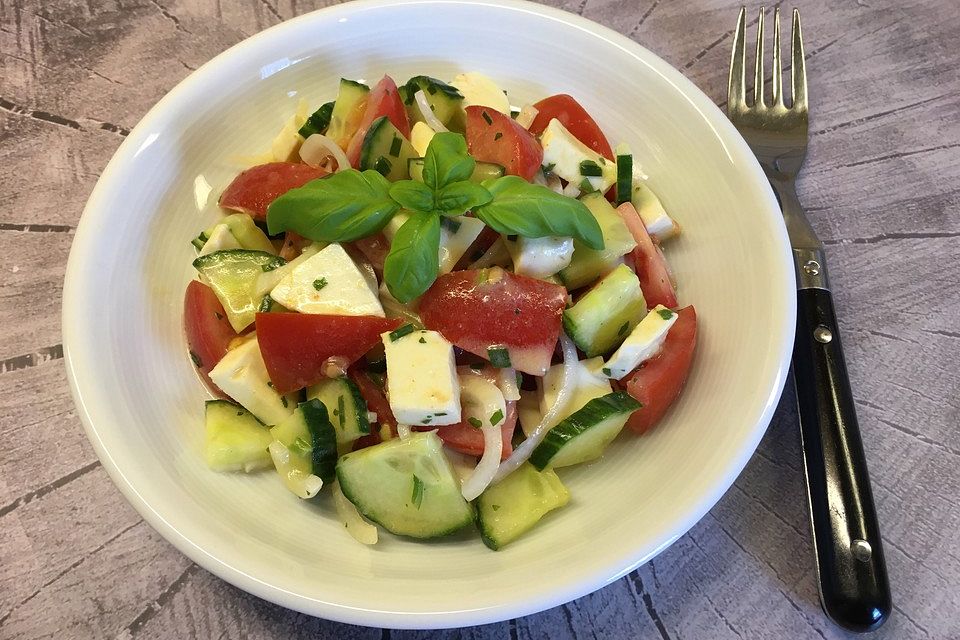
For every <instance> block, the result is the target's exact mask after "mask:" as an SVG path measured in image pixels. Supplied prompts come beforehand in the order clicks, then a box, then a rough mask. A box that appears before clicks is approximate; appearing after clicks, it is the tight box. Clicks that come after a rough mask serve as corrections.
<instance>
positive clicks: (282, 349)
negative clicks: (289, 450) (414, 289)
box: [256, 313, 400, 393]
mask: <svg viewBox="0 0 960 640" xmlns="http://www.w3.org/2000/svg"><path fill="white" fill-rule="evenodd" d="M256 324H257V340H258V341H259V342H260V354H261V355H262V356H263V362H264V364H266V365H267V373H269V374H270V380H271V381H272V382H273V386H274V389H276V390H277V391H278V392H280V393H290V392H291V391H296V390H297V389H301V388H303V387H306V386H309V385H311V384H315V383H317V382H319V381H320V380H322V379H323V377H324V364H325V362H326V361H327V360H328V359H329V358H333V357H339V358H343V359H345V360H346V361H347V363H348V364H349V363H352V362H353V361H355V360H356V359H358V358H359V357H360V356H362V355H363V354H365V353H366V352H367V351H369V350H370V348H371V347H373V346H374V345H375V344H377V343H378V342H380V334H381V333H383V332H384V331H392V330H394V329H396V328H397V327H399V326H400V321H399V320H396V319H393V318H380V317H377V316H336V315H321V314H314V313H258V314H257V320H256Z"/></svg>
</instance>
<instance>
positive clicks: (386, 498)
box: [184, 73, 697, 549]
mask: <svg viewBox="0 0 960 640" xmlns="http://www.w3.org/2000/svg"><path fill="white" fill-rule="evenodd" d="M645 178H646V176H644V175H643V174H642V172H641V171H640V168H639V167H638V166H636V165H635V163H634V162H633V156H632V154H631V153H630V150H629V149H628V148H627V147H626V145H623V144H621V145H618V146H617V147H616V148H615V149H613V148H611V146H610V144H609V142H608V141H607V139H606V137H605V136H604V134H603V132H602V131H601V129H600V127H599V126H598V125H597V123H596V122H595V121H594V120H593V118H591V117H590V115H589V114H588V113H587V112H586V111H585V110H584V109H583V107H582V106H581V105H580V104H579V103H578V102H577V101H576V100H575V99H574V98H573V97H571V96H568V95H562V94H561V95H555V96H550V97H547V98H544V99H543V100H541V101H539V102H537V103H535V104H527V105H522V106H521V107H520V108H519V109H514V108H513V107H511V105H510V102H509V100H508V98H507V94H506V93H505V92H504V91H502V90H501V88H500V87H498V86H497V84H496V83H495V81H494V80H492V79H491V78H488V77H486V76H484V75H483V74H480V73H464V74H460V75H458V76H457V77H456V78H454V79H453V80H451V81H450V82H449V83H447V82H443V81H441V80H438V79H436V78H431V77H429V76H416V77H414V78H411V79H410V80H408V81H407V82H406V83H405V84H403V85H401V86H399V87H398V86H397V85H396V83H395V82H394V81H393V79H391V78H390V77H389V76H384V77H383V79H381V80H380V81H379V82H378V83H377V84H376V85H374V86H372V87H370V86H367V85H365V84H362V83H359V82H354V81H351V80H346V79H344V80H342V81H341V83H340V87H339V91H338V93H337V95H336V97H335V99H334V100H333V101H331V102H327V103H325V104H323V105H322V106H320V107H319V108H318V109H317V110H316V111H315V112H314V113H312V114H308V112H307V109H306V107H305V106H304V107H302V108H301V110H300V111H299V112H298V113H297V114H295V115H293V116H292V117H291V118H290V120H289V121H288V122H287V123H286V125H285V126H284V127H283V129H282V130H281V132H280V133H279V134H278V136H277V137H276V139H275V140H274V142H273V143H272V145H271V148H270V149H269V150H268V151H267V152H265V153H263V154H261V155H260V156H257V157H256V158H253V159H252V160H251V166H248V167H247V168H246V169H245V170H243V171H241V172H240V173H239V175H237V176H236V178H235V179H234V180H233V181H232V182H231V183H230V184H229V185H228V186H227V187H226V188H225V189H224V190H223V192H222V195H221V197H220V201H219V204H220V206H221V207H222V208H223V209H224V210H225V214H226V215H225V216H224V217H223V218H222V219H221V220H220V221H218V222H217V223H216V224H214V225H213V226H211V227H210V228H208V229H206V230H204V231H203V232H201V233H200V234H199V235H198V236H197V237H196V238H195V239H194V240H193V245H194V247H195V248H196V250H197V257H196V259H195V260H194V261H193V266H194V267H195V268H196V271H197V279H195V280H193V281H191V282H190V284H189V285H188V286H187V289H186V295H185V303H184V327H185V331H186V337H187V342H188V344H189V349H190V351H189V355H190V358H191V360H192V361H193V364H194V365H195V366H196V368H197V369H198V371H199V372H200V374H201V376H202V378H203V379H204V381H205V382H206V384H207V386H208V388H209V390H210V391H211V392H212V393H213V395H214V396H216V399H214V400H210V401H208V402H207V403H206V416H205V435H206V437H205V446H204V455H205V458H206V462H207V464H208V465H209V466H210V468H211V469H213V470H216V471H224V472H246V473H253V472H257V471H260V470H269V469H273V470H275V472H276V473H277V474H278V476H279V479H280V482H279V483H278V489H279V487H280V486H283V487H286V489H287V490H289V491H290V492H292V493H293V494H295V495H296V496H298V497H299V498H301V499H305V500H306V499H317V500H323V499H332V500H333V502H334V505H335V507H336V509H337V513H338V514H339V517H340V518H341V519H342V520H343V522H344V524H345V528H346V530H347V531H348V532H349V533H350V534H351V535H352V536H353V537H354V538H356V539H357V540H358V541H360V542H362V543H364V544H373V543H375V542H376V541H377V538H378V532H379V529H381V528H382V529H385V530H387V531H389V532H390V533H393V534H396V535H401V536H408V537H411V538H433V537H438V536H444V535H447V534H450V533H452V532H455V531H458V530H460V529H462V528H464V527H468V526H470V525H472V524H473V523H476V526H477V528H478V529H479V532H480V536H481V538H482V539H483V541H484V543H485V544H486V545H487V546H489V547H490V548H491V549H500V548H502V547H503V546H504V545H506V544H508V543H510V542H512V541H513V540H515V539H516V538H517V537H519V536H521V535H523V534H524V533H526V532H527V531H529V530H530V529H532V528H534V526H535V525H537V523H538V522H539V521H540V520H541V519H542V518H543V517H544V516H545V515H547V514H548V513H549V512H551V511H553V510H555V509H558V508H560V507H562V506H564V505H565V504H567V502H568V500H569V496H570V494H569V491H568V489H567V487H566V486H565V485H564V484H563V482H562V480H561V476H562V468H563V467H567V466H571V465H576V464H581V463H584V462H588V461H591V460H594V459H596V458H599V457H600V456H601V455H602V454H603V451H604V450H605V448H606V447H607V446H608V445H610V444H611V443H612V442H613V441H614V440H615V439H616V437H617V436H618V435H619V434H620V432H621V431H622V430H623V429H624V427H629V429H630V430H631V431H632V432H634V433H636V434H642V433H644V432H646V431H647V430H649V429H651V428H652V427H654V426H655V425H656V424H657V422H658V421H659V420H660V419H661V418H662V417H663V415H664V414H665V413H666V411H667V409H668V408H669V406H670V405H671V403H672V402H673V401H674V400H675V399H676V398H677V396H678V395H679V393H680V391H681V389H682V387H683V383H684V381H685V379H686V377H687V374H688V371H689V369H690V365H691V361H692V357H693V351H694V346H695V343H696V329H697V319H696V312H695V310H694V308H693V307H692V306H687V307H684V308H679V305H678V302H677V297H676V294H675V290H674V283H673V282H672V281H671V276H670V271H669V268H668V266H667V263H666V260H665V258H664V256H663V253H662V252H661V250H660V245H661V243H663V242H665V241H667V240H669V239H670V238H672V237H674V236H676V235H678V234H679V232H680V228H679V226H678V225H677V224H676V222H674V220H673V219H672V218H671V217H670V216H669V215H668V214H667V212H666V210H665V209H664V207H663V206H662V204H661V202H660V200H659V199H658V198H657V196H656V195H655V194H654V192H653V191H652V190H651V189H650V187H649V186H648V185H647V183H646V181H645ZM593 468H594V469H595V471H594V472H595V473H603V465H597V466H595V467H593ZM558 469H560V470H561V471H560V473H558V472H557V470H558ZM575 490H576V489H575V487H574V491H575ZM324 494H329V495H331V496H332V497H331V498H325V497H324ZM542 526H548V525H547V524H544V525H542Z"/></svg>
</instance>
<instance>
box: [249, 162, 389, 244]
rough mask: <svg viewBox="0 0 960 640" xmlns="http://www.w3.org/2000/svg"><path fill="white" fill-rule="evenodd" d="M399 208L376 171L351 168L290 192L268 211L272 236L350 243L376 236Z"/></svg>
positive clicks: (386, 183)
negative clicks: (282, 234)
mask: <svg viewBox="0 0 960 640" xmlns="http://www.w3.org/2000/svg"><path fill="white" fill-rule="evenodd" d="M399 209H400V205H398V204H397V203H396V202H394V201H393V200H392V199H391V198H390V183H389V182H388V181H387V179H386V178H384V177H383V176H382V175H380V174H379V173H377V172H376V171H372V170H368V171H364V172H362V173H361V172H360V171H357V170H355V169H348V170H346V171H341V172H339V173H335V174H333V175H331V176H328V177H326V178H323V179H321V180H313V181H311V182H308V183H307V184H305V185H304V186H302V187H299V188H297V189H291V190H290V191H287V192H286V193H285V194H283V195H282V196H280V197H279V198H277V199H276V200H274V201H273V203H272V204H271V205H270V207H269V208H268V209H267V229H268V230H269V231H270V235H274V234H277V233H280V232H281V231H293V232H295V233H298V234H300V235H301V236H303V237H305V238H309V239H311V240H321V241H324V242H347V241H350V240H356V239H358V238H363V237H366V236H369V235H371V234H373V233H376V232H377V231H379V230H380V229H382V228H383V226H384V225H385V224H387V222H389V221H390V218H391V217H392V216H393V214H395V213H396V212H397V211H398V210H399Z"/></svg>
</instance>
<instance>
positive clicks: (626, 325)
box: [617, 321, 630, 336]
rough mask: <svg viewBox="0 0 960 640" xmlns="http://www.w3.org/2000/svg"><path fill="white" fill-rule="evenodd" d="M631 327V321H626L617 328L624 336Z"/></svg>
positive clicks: (618, 333)
mask: <svg viewBox="0 0 960 640" xmlns="http://www.w3.org/2000/svg"><path fill="white" fill-rule="evenodd" d="M629 328H630V322H629V321H627V322H624V323H623V324H622V325H620V328H619V329H617V335H618V336H622V335H623V334H625V333H626V332H627V329H629Z"/></svg>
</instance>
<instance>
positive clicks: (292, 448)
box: [270, 400, 337, 498]
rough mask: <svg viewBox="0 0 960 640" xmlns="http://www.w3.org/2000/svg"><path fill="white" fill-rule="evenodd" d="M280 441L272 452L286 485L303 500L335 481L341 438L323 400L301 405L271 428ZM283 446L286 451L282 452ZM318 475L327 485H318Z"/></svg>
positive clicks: (274, 436)
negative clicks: (339, 440) (338, 447)
mask: <svg viewBox="0 0 960 640" xmlns="http://www.w3.org/2000/svg"><path fill="white" fill-rule="evenodd" d="M270 435H271V436H273V438H274V439H275V440H276V442H274V443H273V444H272V445H270V446H271V450H270V453H271V455H272V457H273V462H274V464H275V466H276V467H277V473H279V474H280V477H281V478H282V479H283V482H284V484H285V485H286V486H287V488H288V489H290V490H291V491H292V492H293V493H295V494H296V495H297V496H299V497H301V498H311V497H313V495H315V494H316V492H317V491H318V490H319V489H320V487H321V486H322V484H323V483H327V482H332V481H333V478H334V475H335V473H336V465H337V437H336V433H335V432H334V429H333V425H332V424H330V420H329V417H328V416H327V408H326V407H325V406H324V405H323V403H322V402H320V401H319V400H309V401H307V402H303V403H301V404H300V405H298V406H297V409H296V411H294V412H293V415H291V416H290V417H289V418H287V419H286V420H284V421H283V422H281V423H280V424H278V425H277V426H275V427H273V428H272V429H270ZM277 444H280V445H281V446H282V447H284V448H285V449H286V451H285V452H284V451H282V450H280V451H278V450H277V446H276V445H277ZM310 476H316V477H317V478H319V479H320V480H322V481H323V482H316V481H315V480H312V479H311V477H310Z"/></svg>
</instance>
